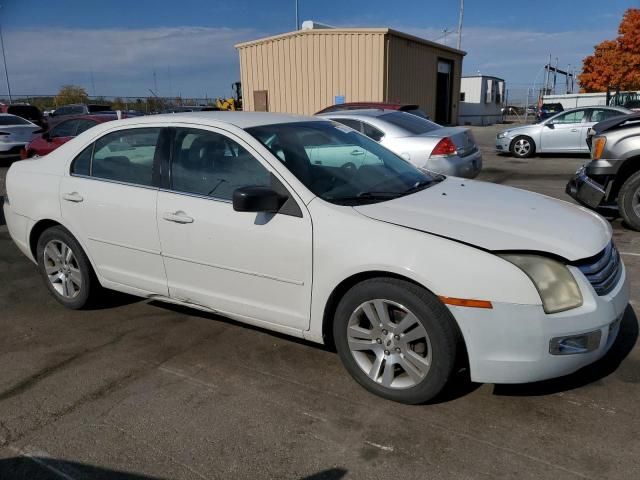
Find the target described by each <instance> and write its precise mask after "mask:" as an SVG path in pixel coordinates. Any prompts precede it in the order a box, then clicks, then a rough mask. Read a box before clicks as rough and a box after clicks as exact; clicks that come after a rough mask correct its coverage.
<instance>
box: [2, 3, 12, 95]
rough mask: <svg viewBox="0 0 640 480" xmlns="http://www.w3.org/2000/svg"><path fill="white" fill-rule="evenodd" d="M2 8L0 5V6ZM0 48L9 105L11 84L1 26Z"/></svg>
mask: <svg viewBox="0 0 640 480" xmlns="http://www.w3.org/2000/svg"><path fill="white" fill-rule="evenodd" d="M0 8H2V5H0ZM0 46H2V61H3V63H4V75H5V77H6V78H7V92H9V104H11V102H12V100H11V84H10V83H9V71H8V70H7V57H6V56H5V54H4V38H3V36H2V26H1V25H0Z"/></svg>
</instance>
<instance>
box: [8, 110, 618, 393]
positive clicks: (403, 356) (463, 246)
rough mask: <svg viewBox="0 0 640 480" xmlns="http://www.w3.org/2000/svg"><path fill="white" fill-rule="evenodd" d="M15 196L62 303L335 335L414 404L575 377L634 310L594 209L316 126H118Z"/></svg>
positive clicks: (202, 119) (72, 145) (13, 225)
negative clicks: (446, 172) (426, 167)
mask: <svg viewBox="0 0 640 480" xmlns="http://www.w3.org/2000/svg"><path fill="white" fill-rule="evenodd" d="M353 149H358V150H362V151H363V152H364V153H363V154H362V155H358V162H357V163H356V162H354V161H353V157H352V156H351V155H350V154H347V153H344V152H349V151H350V150H353ZM337 150H342V151H343V155H342V157H339V156H336V154H335V152H336V151H337ZM338 158H341V162H340V161H338ZM325 159H327V162H326V164H325V161H324V160H325ZM6 185H7V196H6V197H5V204H4V213H5V216H6V221H7V225H8V228H9V232H10V234H11V236H12V238H13V240H14V241H15V243H16V244H17V245H18V247H19V248H20V249H21V250H22V252H23V253H24V254H25V255H26V256H27V257H29V258H30V259H31V260H32V261H34V262H36V263H37V265H38V268H39V269H40V272H41V274H42V278H43V280H44V282H45V284H46V285H47V287H48V289H49V290H50V291H51V293H52V294H53V296H54V297H55V298H56V299H57V300H58V301H59V302H60V303H61V304H63V305H65V306H67V307H69V308H82V307H85V306H87V305H89V304H90V302H91V301H92V300H93V299H94V298H95V295H96V294H97V293H99V291H100V290H101V289H102V288H108V289H114V290H119V291H122V292H126V293H130V294H133V295H138V296H141V297H145V298H149V299H154V300H162V301H167V302H171V303H177V304H181V305H186V306H190V307H194V308H199V309H202V310H206V311H210V312H216V313H220V314H222V315H226V316H228V317H231V318H234V319H236V320H239V321H242V322H246V323H249V324H252V325H258V326H261V327H264V328H268V329H271V330H275V331H278V332H284V333H287V334H290V335H293V336H297V337H303V338H306V339H309V340H312V341H315V342H320V343H322V342H332V343H333V344H334V345H335V346H336V348H337V351H338V353H339V355H340V358H341V359H342V361H343V363H344V365H345V367H346V369H347V370H348V371H349V373H350V374H351V375H352V376H353V377H354V378H355V379H356V380H357V381H358V382H359V383H360V384H361V385H362V386H364V387H365V388H367V389H368V390H370V391H372V392H374V393H376V394H378V395H380V396H383V397H386V398H389V399H393V400H396V401H400V402H405V403H420V402H424V401H426V400H428V399H430V398H432V397H434V396H435V395H437V394H438V392H440V391H441V389H442V388H443V387H444V385H445V384H446V383H447V381H448V379H449V378H450V376H451V374H452V372H453V371H454V368H455V367H456V365H458V363H457V362H458V361H463V362H468V365H469V367H470V374H471V379H472V380H474V381H477V382H494V383H521V382H531V381H536V380H542V379H546V378H550V377H556V376H560V375H564V374H568V373H570V372H573V371H575V370H577V369H579V368H581V367H583V366H585V365H588V364H589V363H591V362H593V361H595V360H597V359H598V358H600V357H601V356H602V355H604V353H605V352H606V351H607V350H608V349H609V347H610V346H611V344H612V343H613V341H614V339H615V338H616V335H617V333H618V330H619V327H618V325H619V321H620V318H621V316H622V315H623V312H624V311H625V307H626V306H627V303H628V300H629V287H628V283H627V277H626V274H625V268H624V265H623V263H622V261H621V260H620V257H619V255H618V253H617V251H616V249H615V247H614V245H613V243H612V239H611V227H610V226H609V224H608V223H607V222H605V221H603V220H602V219H601V218H600V217H599V216H598V215H596V214H594V213H592V212H590V211H587V210H585V209H583V208H580V207H576V206H573V205H570V204H568V203H566V202H561V201H558V200H554V199H551V198H548V197H545V196H541V195H537V194H533V193H529V192H525V191H521V190H517V189H513V188H507V187H504V186H498V185H493V184H489V183H483V182H474V181H467V180H461V179H459V178H445V177H443V176H441V175H430V174H427V173H425V172H423V171H421V170H418V169H416V168H415V167H414V166H413V165H411V164H410V163H408V162H406V161H404V160H403V159H401V158H400V157H398V156H397V155H395V154H393V153H391V152H390V151H389V150H387V149H385V148H383V147H382V146H380V145H378V144H377V143H376V142H374V141H372V140H370V139H368V138H367V137H365V136H363V135H360V134H359V133H356V132H354V131H353V130H351V129H347V128H343V127H341V126H338V125H336V124H335V123H333V122H329V121H326V120H323V119H319V118H317V117H316V118H314V117H297V116H287V115H275V114H266V113H247V112H244V113H243V112H224V113H213V112H206V113H185V114H173V115H159V116H149V117H138V118H134V119H129V120H122V121H114V122H108V123H104V124H102V125H99V126H96V127H94V128H92V129H90V130H88V131H86V132H84V133H83V134H81V135H80V136H78V137H76V138H75V139H74V140H71V141H70V142H68V143H67V144H65V145H63V146H61V147H60V148H59V149H57V150H56V151H54V152H53V153H51V154H49V155H48V156H47V157H46V158H43V159H34V160H25V161H21V162H17V163H14V164H13V165H12V166H11V168H10V169H9V172H8V175H7V183H6Z"/></svg>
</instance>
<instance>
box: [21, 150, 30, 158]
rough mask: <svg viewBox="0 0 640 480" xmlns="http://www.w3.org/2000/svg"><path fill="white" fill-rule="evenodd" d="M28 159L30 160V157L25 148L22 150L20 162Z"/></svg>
mask: <svg viewBox="0 0 640 480" xmlns="http://www.w3.org/2000/svg"><path fill="white" fill-rule="evenodd" d="M27 158H29V155H27V149H26V148H23V149H22V150H20V160H26V159H27Z"/></svg>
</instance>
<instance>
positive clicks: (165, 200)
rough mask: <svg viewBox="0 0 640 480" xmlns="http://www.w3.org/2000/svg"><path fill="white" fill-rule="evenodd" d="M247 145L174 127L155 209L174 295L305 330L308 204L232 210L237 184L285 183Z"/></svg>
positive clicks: (218, 132) (219, 135) (216, 132)
mask: <svg viewBox="0 0 640 480" xmlns="http://www.w3.org/2000/svg"><path fill="white" fill-rule="evenodd" d="M249 149H250V147H248V146H247V145H244V144H243V142H242V141H241V140H240V139H238V138H235V137H234V138H232V137H231V136H230V135H229V134H227V133H226V132H224V131H221V130H216V129H207V130H204V129H192V128H178V129H176V130H175V137H174V148H173V152H172V160H171V167H170V168H171V174H170V177H171V179H170V182H168V183H167V184H166V185H165V186H166V191H160V192H159V195H158V210H157V216H158V229H159V232H160V240H161V243H162V255H163V258H164V262H165V266H166V269H167V278H168V282H169V293H170V295H171V297H173V298H176V299H179V300H181V301H185V302H189V303H194V304H197V305H202V306H206V307H208V308H211V309H214V310H216V311H219V312H221V313H226V314H230V315H232V316H233V315H235V316H239V317H241V318H244V319H247V320H251V319H254V320H258V321H261V322H268V323H270V324H273V325H279V326H283V327H291V328H295V329H297V330H306V329H308V325H309V309H310V304H311V267H312V264H311V255H312V244H311V238H312V230H311V221H310V217H309V214H308V212H307V211H306V208H304V206H303V207H302V208H301V209H299V210H300V211H301V214H300V215H299V216H296V215H290V214H283V213H278V214H266V213H257V214H256V213H249V212H236V211H234V209H233V204H232V197H233V192H234V190H235V189H237V188H239V187H242V186H249V185H262V186H265V185H266V186H272V187H274V186H275V185H276V184H277V186H278V188H282V184H281V183H280V182H279V181H278V180H277V179H276V178H275V176H274V175H273V174H272V173H271V172H270V171H269V169H268V167H267V166H266V165H265V164H263V163H262V162H261V161H259V160H258V159H257V158H256V155H254V154H252V153H250V152H249ZM298 204H299V205H303V204H302V202H299V201H298Z"/></svg>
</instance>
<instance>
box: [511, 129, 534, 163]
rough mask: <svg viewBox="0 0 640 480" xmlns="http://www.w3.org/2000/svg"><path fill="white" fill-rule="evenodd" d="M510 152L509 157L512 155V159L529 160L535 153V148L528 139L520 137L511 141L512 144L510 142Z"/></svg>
mask: <svg viewBox="0 0 640 480" xmlns="http://www.w3.org/2000/svg"><path fill="white" fill-rule="evenodd" d="M510 150H511V155H513V156H514V157H517V158H529V157H530V156H532V155H533V154H534V153H535V151H536V147H535V144H534V143H533V140H532V139H531V138H530V137H526V136H524V135H521V136H519V137H516V138H514V139H513V142H511V147H510Z"/></svg>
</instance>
